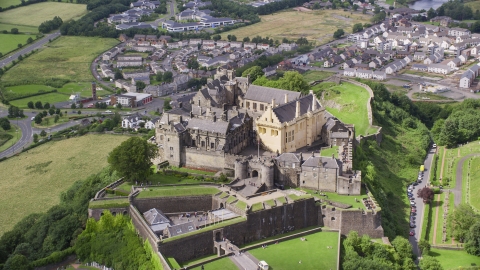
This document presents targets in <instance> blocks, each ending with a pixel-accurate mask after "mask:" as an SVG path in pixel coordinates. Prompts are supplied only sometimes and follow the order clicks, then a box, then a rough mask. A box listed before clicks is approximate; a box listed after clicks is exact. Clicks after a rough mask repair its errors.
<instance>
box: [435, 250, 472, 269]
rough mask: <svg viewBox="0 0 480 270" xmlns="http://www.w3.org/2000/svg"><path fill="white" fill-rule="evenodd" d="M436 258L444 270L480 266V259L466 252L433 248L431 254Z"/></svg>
mask: <svg viewBox="0 0 480 270" xmlns="http://www.w3.org/2000/svg"><path fill="white" fill-rule="evenodd" d="M429 255H430V256H433V257H435V258H436V259H437V260H438V261H439V262H440V264H442V266H443V268H444V269H458V268H460V267H471V266H473V265H476V266H478V265H480V257H477V256H474V255H470V254H468V253H467V252H466V251H463V250H462V251H456V250H447V249H437V248H432V250H430V253H429Z"/></svg>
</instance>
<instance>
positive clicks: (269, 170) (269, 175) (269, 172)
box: [261, 163, 274, 190]
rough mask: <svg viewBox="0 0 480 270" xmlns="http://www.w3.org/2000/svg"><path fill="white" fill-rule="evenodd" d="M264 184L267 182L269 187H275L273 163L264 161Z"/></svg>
mask: <svg viewBox="0 0 480 270" xmlns="http://www.w3.org/2000/svg"><path fill="white" fill-rule="evenodd" d="M261 177H262V179H261V181H262V184H265V185H266V187H267V190H268V189H273V188H274V180H273V177H274V171H273V164H272V163H264V164H262V175H261Z"/></svg>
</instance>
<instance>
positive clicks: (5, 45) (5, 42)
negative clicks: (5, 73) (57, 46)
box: [0, 34, 36, 54]
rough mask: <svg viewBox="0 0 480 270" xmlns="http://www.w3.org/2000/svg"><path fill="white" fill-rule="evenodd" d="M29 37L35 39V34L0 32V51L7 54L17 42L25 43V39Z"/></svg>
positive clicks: (16, 45)
mask: <svg viewBox="0 0 480 270" xmlns="http://www.w3.org/2000/svg"><path fill="white" fill-rule="evenodd" d="M29 37H31V38H32V39H34V40H35V38H36V37H35V35H20V34H17V35H15V34H0V40H1V41H2V42H0V53H2V54H7V53H9V52H11V51H13V50H15V49H16V48H18V44H22V45H25V44H27V39H28V38H29Z"/></svg>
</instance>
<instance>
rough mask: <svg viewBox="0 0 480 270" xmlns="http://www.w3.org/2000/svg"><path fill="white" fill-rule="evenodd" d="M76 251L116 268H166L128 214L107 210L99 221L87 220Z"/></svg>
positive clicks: (86, 259) (82, 258)
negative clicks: (139, 235)
mask: <svg viewBox="0 0 480 270" xmlns="http://www.w3.org/2000/svg"><path fill="white" fill-rule="evenodd" d="M75 251H76V253H77V255H78V257H79V258H80V260H82V261H95V262H98V263H101V264H104V265H106V266H108V267H113V268H114V269H118V270H122V269H145V270H147V269H163V268H162V266H161V264H160V258H159V257H158V256H157V255H156V254H155V253H154V252H153V251H152V248H151V246H150V244H149V243H148V241H145V243H142V240H141V238H139V237H138V235H137V233H136V231H135V228H134V226H133V224H132V222H131V220H130V218H129V217H128V216H123V215H117V216H113V215H112V214H111V213H110V212H109V211H105V212H104V213H103V216H102V217H101V218H100V220H99V221H98V222H96V221H95V220H94V219H89V220H88V221H87V227H86V228H85V230H84V231H83V232H82V234H80V235H79V236H78V239H77V241H76V244H75Z"/></svg>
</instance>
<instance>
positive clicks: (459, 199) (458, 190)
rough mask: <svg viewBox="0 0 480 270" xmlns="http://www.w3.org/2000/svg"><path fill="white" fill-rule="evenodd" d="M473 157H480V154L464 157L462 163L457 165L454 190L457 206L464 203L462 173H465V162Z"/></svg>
mask: <svg viewBox="0 0 480 270" xmlns="http://www.w3.org/2000/svg"><path fill="white" fill-rule="evenodd" d="M473 156H480V153H475V154H470V155H467V156H464V157H463V158H462V159H460V161H459V162H458V165H457V171H456V173H455V188H454V189H452V191H453V194H454V195H455V206H457V205H459V204H461V203H462V173H463V163H464V162H465V160H467V159H468V158H471V157H473Z"/></svg>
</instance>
